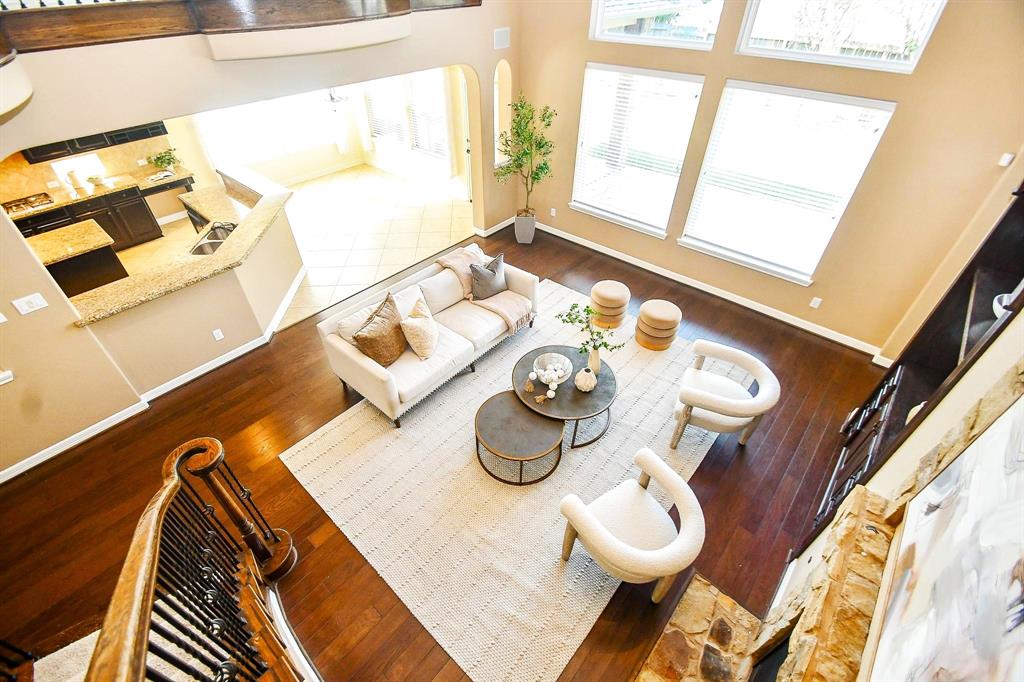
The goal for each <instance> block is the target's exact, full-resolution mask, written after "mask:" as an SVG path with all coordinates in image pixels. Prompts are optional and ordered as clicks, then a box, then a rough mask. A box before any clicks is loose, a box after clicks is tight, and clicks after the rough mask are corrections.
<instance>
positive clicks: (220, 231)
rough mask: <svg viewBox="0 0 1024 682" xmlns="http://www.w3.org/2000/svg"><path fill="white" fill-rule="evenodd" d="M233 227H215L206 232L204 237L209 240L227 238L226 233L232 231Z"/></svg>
mask: <svg viewBox="0 0 1024 682" xmlns="http://www.w3.org/2000/svg"><path fill="white" fill-rule="evenodd" d="M234 230H235V228H234V227H215V228H213V229H212V230H210V231H209V232H207V233H206V239H209V240H224V239H227V238H228V235H229V234H231V233H232V232H234Z"/></svg>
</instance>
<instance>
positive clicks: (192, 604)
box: [86, 438, 315, 682]
mask: <svg viewBox="0 0 1024 682" xmlns="http://www.w3.org/2000/svg"><path fill="white" fill-rule="evenodd" d="M193 480H202V481H203V483H204V484H205V487H206V489H207V490H208V491H209V492H210V493H211V494H212V502H215V503H216V506H215V504H213V503H211V502H210V501H207V499H206V498H204V497H203V495H202V494H201V493H200V491H199V490H198V489H197V486H195V485H193ZM220 514H223V515H224V516H225V517H226V518H227V520H228V523H229V524H230V525H231V526H233V527H234V532H232V531H230V530H229V529H228V527H227V526H226V525H225V523H224V522H223V521H222V520H221V516H220ZM236 535H237V537H238V538H240V540H241V542H240V541H239V539H236ZM297 559H298V556H297V554H296V551H295V548H294V545H293V544H292V540H291V536H290V535H289V534H288V533H287V532H286V531H284V530H282V529H280V528H273V527H271V526H270V524H269V523H268V522H267V520H266V518H265V517H264V516H263V514H262V513H261V512H260V510H259V508H258V507H257V506H256V504H255V502H254V501H253V499H252V494H251V492H250V490H249V489H248V488H246V487H245V486H244V485H243V484H242V483H241V481H240V480H239V479H238V477H237V476H236V475H235V473H234V472H233V471H232V470H231V469H230V467H229V466H228V465H227V463H226V462H225V460H224V448H223V446H222V445H221V443H220V442H219V441H217V440H216V439H213V438H199V439H196V440H191V441H188V442H187V443H184V444H182V445H180V446H179V447H178V448H176V449H175V450H174V451H173V452H172V453H171V454H170V455H168V457H167V459H166V460H165V461H164V465H163V486H162V487H161V488H160V490H159V492H157V494H156V495H155V496H154V497H153V499H152V500H151V501H150V503H149V505H148V506H147V507H146V509H145V511H144V512H143V513H142V517H141V518H140V519H139V523H138V525H137V526H136V528H135V534H134V536H133V537H132V542H131V546H130V548H129V550H128V556H127V558H126V559H125V564H124V567H123V568H122V570H121V575H120V577H119V578H118V582H117V586H116V587H115V589H114V594H113V597H112V598H111V602H110V607H109V609H108V610H107V615H106V618H105V619H104V621H103V628H102V630H101V632H100V636H99V640H98V641H97V644H96V649H95V652H94V654H93V657H92V661H91V663H90V666H89V672H88V674H87V676H86V680H87V682H100V681H101V680H102V681H103V682H135V681H137V680H143V679H150V680H170V679H182V678H189V679H197V680H204V681H205V680H209V681H212V682H222V681H223V682H227V681H230V680H248V681H256V680H262V679H281V680H300V679H303V677H304V676H303V675H302V674H300V673H299V672H298V671H299V670H304V671H306V675H305V676H306V677H308V676H310V673H309V671H310V670H313V669H312V666H311V665H309V662H308V660H307V659H306V657H305V653H304V652H303V651H302V650H301V647H299V646H298V645H297V644H296V643H294V642H293V646H292V647H291V648H289V647H288V646H287V645H286V643H285V642H286V641H288V638H286V637H285V636H283V633H282V631H281V630H280V629H279V625H278V624H275V623H274V621H273V619H272V618H271V616H270V614H269V610H268V605H267V600H268V598H276V593H275V592H274V583H275V582H276V581H277V580H278V579H279V578H281V577H283V576H284V575H286V574H287V573H288V571H290V570H291V568H292V567H293V566H294V565H295V562H296V561H297ZM283 627H285V628H287V624H284V625H283ZM313 675H315V671H314V673H313Z"/></svg>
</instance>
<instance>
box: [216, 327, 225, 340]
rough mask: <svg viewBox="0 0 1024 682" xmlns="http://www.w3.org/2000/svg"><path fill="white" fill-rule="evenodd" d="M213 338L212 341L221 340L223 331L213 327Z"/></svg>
mask: <svg viewBox="0 0 1024 682" xmlns="http://www.w3.org/2000/svg"><path fill="white" fill-rule="evenodd" d="M213 340H214V341H223V340H224V332H222V331H221V330H220V329H214V330H213Z"/></svg>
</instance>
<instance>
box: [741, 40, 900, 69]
mask: <svg viewBox="0 0 1024 682" xmlns="http://www.w3.org/2000/svg"><path fill="white" fill-rule="evenodd" d="M736 54H740V55H743V56H745V57H760V58H763V59H782V60H785V61H788V62H804V63H805V64H825V65H827V66H842V67H846V68H848V69H867V70H868V71H884V72H886V73H900V74H904V75H909V74H912V73H914V69H915V68H916V67H917V61H916V60H915V61H914V62H886V61H881V60H879V61H876V60H874V59H863V58H857V57H843V56H838V55H828V54H817V53H815V52H796V51H786V50H779V49H772V48H768V47H751V46H750V45H746V44H742V43H741V44H740V45H739V47H738V48H737V50H736Z"/></svg>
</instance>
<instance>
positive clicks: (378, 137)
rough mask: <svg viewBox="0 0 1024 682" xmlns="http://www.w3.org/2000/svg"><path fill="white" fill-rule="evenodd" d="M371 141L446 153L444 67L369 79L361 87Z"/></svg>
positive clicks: (440, 154) (430, 153) (435, 154)
mask: <svg viewBox="0 0 1024 682" xmlns="http://www.w3.org/2000/svg"><path fill="white" fill-rule="evenodd" d="M364 92H365V95H366V113H367V116H368V117H369V122H370V137H371V138H372V139H373V140H374V144H377V145H379V144H384V145H386V146H387V145H390V146H392V147H397V148H404V149H413V150H414V151H417V152H421V153H424V154H427V155H428V156H433V157H437V158H447V156H448V146H449V145H448V107H447V98H448V94H447V90H446V85H445V78H444V70H443V69H430V70H429V71H418V72H416V73H410V74H406V75H403V76H392V77H390V78H380V79H378V80H375V81H370V82H369V83H367V84H366V86H365V89H364Z"/></svg>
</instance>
